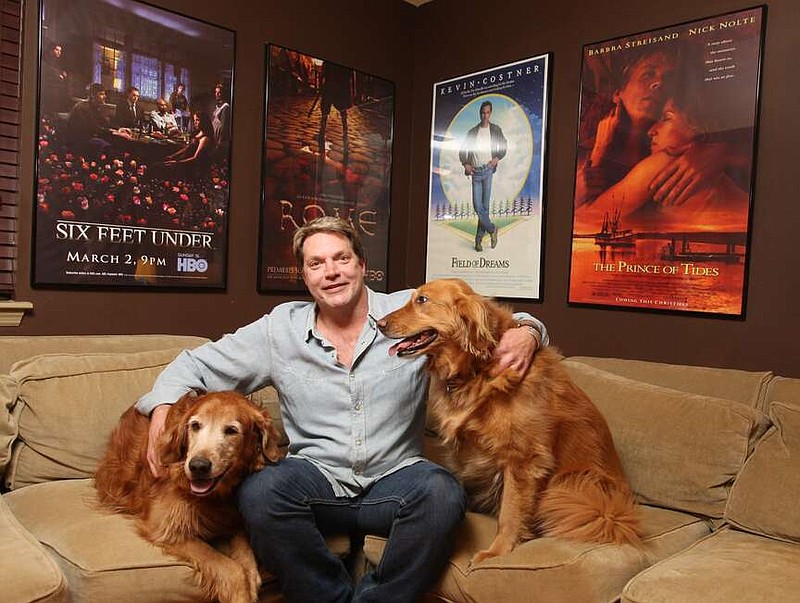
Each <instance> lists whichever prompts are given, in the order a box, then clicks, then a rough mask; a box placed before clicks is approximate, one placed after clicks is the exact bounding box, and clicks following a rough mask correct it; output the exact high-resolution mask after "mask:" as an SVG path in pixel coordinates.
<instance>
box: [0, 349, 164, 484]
mask: <svg viewBox="0 0 800 603" xmlns="http://www.w3.org/2000/svg"><path fill="white" fill-rule="evenodd" d="M179 352H180V349H170V350H158V351H149V352H136V353H131V354H80V355H56V354H52V355H43V356H34V357H33V358H30V359H27V360H23V361H21V362H17V363H16V364H14V365H13V366H12V367H11V371H10V376H11V377H12V378H13V379H15V380H16V381H17V383H18V399H17V402H16V408H15V409H14V415H15V418H16V420H17V423H18V425H19V438H18V441H17V442H16V443H15V447H14V454H13V459H12V466H11V468H10V470H9V471H8V473H7V476H6V483H7V486H8V487H9V488H10V489H13V488H18V487H20V486H24V485H28V484H35V483H38V482H43V481H48V480H53V479H64V478H82V477H89V476H91V475H92V474H93V473H94V471H95V469H96V467H97V465H98V463H99V461H100V459H101V458H102V456H103V453H104V452H105V448H106V445H107V443H108V438H109V435H110V434H111V431H112V429H113V428H114V427H115V425H116V424H117V421H118V419H119V417H120V415H121V414H122V413H123V412H124V411H125V409H127V408H128V407H129V406H131V405H132V404H133V403H134V402H136V400H137V399H138V398H139V396H141V395H142V394H144V393H146V392H147V391H148V390H149V389H150V388H151V387H152V385H153V382H154V381H155V378H156V377H157V376H158V374H159V373H160V372H161V371H162V369H163V368H164V366H166V364H168V363H169V362H170V361H171V360H172V359H173V358H175V356H176V355H177V354H178V353H179Z"/></svg>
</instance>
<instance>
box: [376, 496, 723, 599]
mask: <svg viewBox="0 0 800 603" xmlns="http://www.w3.org/2000/svg"><path fill="white" fill-rule="evenodd" d="M642 525H643V532H644V535H645V536H644V550H643V551H639V550H637V549H636V548H634V547H631V546H617V545H609V544H595V543H585V542H574V541H569V540H564V539H558V538H537V539H534V540H531V541H529V542H526V543H523V544H521V545H520V546H518V547H517V548H516V549H515V550H514V551H512V552H511V553H509V554H508V555H503V556H500V557H494V558H492V559H487V560H485V561H483V562H481V563H479V564H477V565H475V566H472V567H470V560H471V558H472V556H473V555H474V554H475V553H476V552H477V551H479V550H481V549H483V548H486V547H488V546H489V544H490V543H491V542H492V540H493V539H494V536H495V533H496V531H497V521H496V520H495V519H493V518H491V517H489V516H487V515H481V514H477V513H467V516H466V518H465V520H464V522H463V524H462V525H461V527H460V528H459V530H458V533H457V534H456V539H455V549H454V551H453V554H452V555H451V557H450V562H449V564H448V566H447V568H446V569H445V571H444V572H443V574H442V576H441V578H440V579H439V581H438V582H437V584H436V585H434V586H433V587H432V589H431V592H432V593H433V594H434V595H435V597H436V600H444V601H471V602H473V603H483V602H485V603H495V602H497V601H523V600H524V601H613V600H614V599H615V598H616V597H618V596H619V594H620V593H621V592H622V588H623V586H625V583H626V582H627V581H628V580H629V579H630V578H631V577H632V576H634V575H635V574H636V573H638V572H639V571H641V570H642V569H644V568H645V567H647V566H648V565H649V564H651V563H653V561H654V560H660V559H664V558H666V557H669V556H670V555H673V554H674V553H676V552H677V551H680V550H682V549H684V548H686V547H687V546H689V545H691V544H692V543H693V542H695V541H697V540H699V539H701V538H703V537H704V536H707V535H708V534H709V533H710V527H709V524H708V523H707V522H705V521H703V520H701V519H698V518H697V517H694V516H691V515H688V514H685V513H679V512H677V511H670V510H668V509H658V508H655V507H643V508H642ZM385 545H386V539H384V538H380V537H376V536H367V538H366V540H365V543H364V554H365V557H366V558H367V561H369V563H370V564H371V565H377V564H378V563H379V562H380V558H381V555H382V554H383V549H384V547H385ZM522 593H524V595H523V594H522Z"/></svg>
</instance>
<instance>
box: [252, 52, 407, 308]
mask: <svg viewBox="0 0 800 603" xmlns="http://www.w3.org/2000/svg"><path fill="white" fill-rule="evenodd" d="M266 55H267V56H266V61H267V86H266V103H265V109H266V119H265V134H264V175H263V182H262V205H261V229H260V257H259V276H258V289H259V291H262V292H263V291H274V290H278V291H298V290H304V289H305V285H304V283H303V279H302V275H301V271H300V267H299V266H298V264H297V260H296V259H295V257H294V255H293V254H292V237H293V236H294V233H295V231H296V230H297V229H298V228H299V227H300V226H302V225H303V224H304V223H306V222H308V221H310V220H313V219H314V218H317V217H320V216H337V217H340V218H343V219H345V220H347V221H348V222H350V223H351V224H352V226H353V227H354V228H355V229H356V231H357V232H358V233H359V235H360V236H361V239H362V241H363V243H364V247H365V250H366V255H367V274H366V283H367V285H368V286H369V287H370V288H372V289H373V290H375V291H386V289H387V277H386V267H387V256H388V245H389V201H390V191H391V188H390V176H391V168H392V135H393V123H394V84H393V83H392V82H390V81H389V80H385V79H383V78H380V77H377V76H374V75H370V74H368V73H364V72H362V71H358V70H356V69H353V68H351V67H345V66H343V65H339V64H338V63H334V62H333V61H329V60H327V59H322V58H318V57H314V56H311V55H308V54H303V53H302V52H297V51H295V50H290V49H288V48H283V47H281V46H276V45H273V44H270V45H268V46H267V49H266Z"/></svg>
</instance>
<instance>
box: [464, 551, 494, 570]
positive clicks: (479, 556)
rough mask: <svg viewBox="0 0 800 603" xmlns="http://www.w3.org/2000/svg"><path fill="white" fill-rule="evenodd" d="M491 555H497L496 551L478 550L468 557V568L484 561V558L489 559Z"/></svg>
mask: <svg viewBox="0 0 800 603" xmlns="http://www.w3.org/2000/svg"><path fill="white" fill-rule="evenodd" d="M492 557H497V553H495V552H493V551H491V550H490V549H486V550H483V551H478V552H477V553H475V554H474V555H473V556H472V559H470V562H469V566H470V568H472V567H474V566H476V565H477V564H479V563H480V562H481V561H485V560H486V559H491V558H492Z"/></svg>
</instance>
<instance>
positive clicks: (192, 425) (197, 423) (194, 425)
mask: <svg viewBox="0 0 800 603" xmlns="http://www.w3.org/2000/svg"><path fill="white" fill-rule="evenodd" d="M189 429H191V430H192V431H200V421H192V422H191V423H189Z"/></svg>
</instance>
